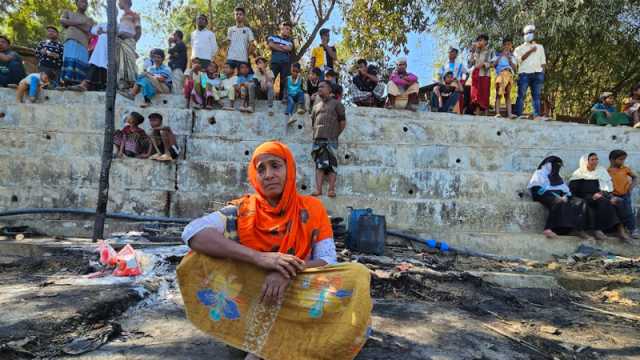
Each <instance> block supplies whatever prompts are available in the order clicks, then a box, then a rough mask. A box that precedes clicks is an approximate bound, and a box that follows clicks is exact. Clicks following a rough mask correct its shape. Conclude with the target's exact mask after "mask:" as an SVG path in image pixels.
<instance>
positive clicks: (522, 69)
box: [513, 25, 547, 120]
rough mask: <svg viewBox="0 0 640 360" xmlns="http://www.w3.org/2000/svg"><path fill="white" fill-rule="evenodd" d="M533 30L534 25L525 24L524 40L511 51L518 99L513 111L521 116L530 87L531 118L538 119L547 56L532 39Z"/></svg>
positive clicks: (539, 116)
mask: <svg viewBox="0 0 640 360" xmlns="http://www.w3.org/2000/svg"><path fill="white" fill-rule="evenodd" d="M535 31H536V27H535V26H533V25H527V26H525V27H524V30H523V33H524V41H525V42H524V44H522V45H520V46H518V47H517V48H516V49H515V50H514V52H513V56H515V58H516V61H517V62H518V100H517V101H516V109H515V111H514V113H515V114H516V115H518V116H520V117H522V111H523V108H524V99H525V97H526V96H527V89H528V88H529V87H530V88H531V99H532V101H533V118H534V120H540V119H542V116H541V115H542V114H541V110H542V106H541V104H540V95H541V93H542V85H543V84H544V66H545V65H546V64H547V58H546V56H545V54H544V47H543V46H542V45H540V44H538V43H536V42H535V41H534V40H533V39H534V34H535Z"/></svg>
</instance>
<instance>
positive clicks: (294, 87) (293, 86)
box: [287, 75, 302, 96]
mask: <svg viewBox="0 0 640 360" xmlns="http://www.w3.org/2000/svg"><path fill="white" fill-rule="evenodd" d="M301 92H302V76H300V75H298V81H295V82H294V81H293V78H292V77H291V75H289V76H287V95H289V96H296V95H298V94H299V93H301Z"/></svg>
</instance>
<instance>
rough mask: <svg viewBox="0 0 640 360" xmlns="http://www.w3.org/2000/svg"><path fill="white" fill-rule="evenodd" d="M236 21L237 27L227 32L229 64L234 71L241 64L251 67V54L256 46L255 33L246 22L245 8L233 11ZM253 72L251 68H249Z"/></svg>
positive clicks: (237, 8)
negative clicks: (254, 44) (254, 42)
mask: <svg viewBox="0 0 640 360" xmlns="http://www.w3.org/2000/svg"><path fill="white" fill-rule="evenodd" d="M233 14H234V16H235V19H236V25H235V26H232V27H230V28H229V29H228V30H227V41H228V42H229V51H228V53H227V64H229V66H231V68H232V69H234V70H235V69H236V68H237V67H239V66H240V64H247V65H249V54H251V53H253V51H254V49H255V48H254V46H253V41H254V40H255V38H254V37H253V31H251V28H249V27H248V26H247V25H246V23H245V21H246V18H245V13H244V8H242V7H236V8H235V9H234V10H233ZM249 70H250V71H251V72H253V71H252V70H251V66H249Z"/></svg>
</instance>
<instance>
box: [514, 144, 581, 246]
mask: <svg viewBox="0 0 640 360" xmlns="http://www.w3.org/2000/svg"><path fill="white" fill-rule="evenodd" d="M562 165H563V163H562V159H560V158H559V157H557V156H549V157H547V158H546V159H544V160H542V162H541V163H540V165H539V166H538V170H536V171H535V172H534V173H533V176H532V177H531V180H530V181H529V185H527V189H529V191H531V196H532V197H533V200H534V201H537V202H539V203H540V204H542V205H544V207H545V208H547V210H549V215H548V216H547V221H546V224H545V226H544V231H543V234H544V236H546V237H547V238H549V239H553V238H557V237H558V235H568V234H569V233H571V232H574V233H575V234H576V235H577V236H579V237H581V238H583V239H589V238H590V237H589V235H587V233H585V232H584V230H583V228H584V210H583V209H584V201H583V200H582V199H581V198H579V197H575V196H573V194H571V190H569V187H568V186H567V184H565V182H564V180H563V179H562V176H560V169H561V168H562Z"/></svg>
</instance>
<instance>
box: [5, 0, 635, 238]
mask: <svg viewBox="0 0 640 360" xmlns="http://www.w3.org/2000/svg"><path fill="white" fill-rule="evenodd" d="M118 6H119V8H120V10H122V15H121V17H120V18H119V21H118V28H117V47H116V59H115V60H116V63H117V66H118V67H117V83H118V88H119V93H120V94H121V96H123V97H126V98H129V99H131V100H133V99H134V97H135V96H137V95H138V94H141V95H142V97H143V98H144V103H143V104H142V105H141V106H142V107H146V106H149V105H150V104H151V101H152V100H153V98H154V97H155V96H156V95H157V94H168V93H175V94H182V95H183V96H184V97H185V98H186V101H187V105H188V106H189V107H193V108H194V109H214V108H219V109H224V110H231V111H232V110H239V111H242V112H253V111H255V101H256V100H257V99H262V100H267V105H268V108H269V110H268V111H269V115H273V103H274V101H275V100H280V101H282V102H283V103H286V110H285V115H286V121H287V124H288V125H289V124H292V123H295V122H296V118H295V117H294V116H293V114H294V113H299V114H304V113H305V112H309V113H310V115H311V120H312V126H313V140H314V142H313V157H314V160H315V163H316V168H317V173H316V180H317V181H316V183H317V188H316V190H315V191H314V193H313V194H314V195H321V194H322V192H323V184H324V182H328V183H329V189H328V195H329V196H335V195H336V192H335V184H336V167H337V156H336V152H337V146H338V137H339V136H340V134H341V133H342V131H343V130H344V128H345V126H346V117H345V109H344V106H343V105H342V100H343V97H344V96H345V91H344V89H343V88H342V86H341V85H340V82H339V77H340V76H339V69H338V54H337V50H336V47H335V46H333V45H331V44H330V40H331V39H330V31H329V30H328V29H322V30H320V39H321V40H320V44H319V46H317V47H315V48H313V49H312V51H311V58H310V62H309V64H308V66H303V65H302V64H300V63H298V62H295V59H296V57H297V56H299V54H296V51H295V42H294V39H293V37H292V24H291V23H290V22H287V21H284V22H282V23H281V24H280V26H279V32H278V33H277V34H272V35H270V36H268V37H267V44H268V48H269V50H270V53H271V56H270V57H269V58H267V57H265V56H260V55H259V54H258V53H257V52H258V51H257V46H256V39H255V36H254V34H253V31H252V30H251V28H250V27H249V26H248V24H247V19H246V17H245V11H244V9H243V8H242V7H236V8H235V9H234V10H233V16H234V18H235V23H236V24H235V26H232V27H230V28H229V29H228V30H227V36H226V38H225V39H224V40H223V41H222V43H223V46H224V47H225V48H226V49H227V50H226V58H225V61H224V62H222V63H220V62H216V61H215V60H216V57H217V55H218V54H219V50H220V49H219V45H218V40H217V39H216V35H215V33H214V32H212V31H211V30H209V28H208V26H209V19H208V18H207V16H206V15H199V16H198V17H197V19H196V26H197V27H196V29H195V30H194V31H193V32H192V33H191V36H190V44H189V46H187V44H186V43H185V41H184V34H183V32H182V31H180V30H176V31H175V32H174V33H173V34H171V36H170V38H169V40H168V48H167V49H166V51H165V50H164V49H154V50H152V51H151V52H150V54H149V59H148V62H147V63H146V64H145V70H144V72H142V73H138V71H137V65H136V63H137V59H138V56H139V55H138V54H137V52H136V43H137V41H138V40H139V39H140V37H141V34H142V29H141V24H140V15H139V14H137V13H136V12H134V11H133V10H132V2H131V0H118ZM86 10H87V0H76V9H75V10H74V11H72V10H67V11H64V12H63V13H62V15H61V18H60V25H61V26H62V28H63V29H64V42H63V43H61V42H60V41H59V31H58V28H57V27H56V26H49V27H48V28H47V39H46V40H44V41H42V42H41V43H40V44H39V45H38V46H37V49H36V53H37V57H38V60H39V71H38V72H36V73H32V74H25V72H24V69H23V65H22V62H21V60H20V57H19V56H18V55H17V54H16V53H15V52H13V51H11V50H10V48H9V46H10V41H9V39H8V38H7V37H5V36H0V86H7V85H15V87H16V88H17V90H16V93H17V100H18V101H20V102H22V101H23V100H24V98H25V97H27V99H28V100H30V101H35V100H36V99H37V97H38V94H39V93H40V92H41V90H42V89H43V88H45V87H48V88H54V89H67V90H75V91H101V90H104V88H105V85H106V80H107V76H106V74H107V67H108V63H109V61H108V51H107V34H106V32H107V26H106V24H97V23H95V21H94V20H93V19H91V18H90V17H89V16H88V15H87V14H86ZM535 33H536V29H535V27H534V26H532V25H527V26H525V27H524V29H523V42H522V44H520V45H519V46H517V47H515V49H514V42H513V40H512V39H510V38H504V39H503V40H502V47H501V49H500V51H498V52H492V51H491V50H490V49H489V38H488V37H487V36H486V35H479V36H478V37H477V39H476V41H474V42H473V44H472V46H471V47H470V51H469V56H468V61H467V62H466V63H464V62H462V61H460V60H459V59H458V58H459V50H458V49H456V48H451V49H450V50H449V52H448V59H447V61H446V62H445V64H444V65H442V67H441V68H440V69H439V71H438V76H437V80H436V82H435V83H434V84H432V85H430V86H427V87H426V88H428V90H430V99H429V100H430V101H429V102H430V105H431V107H432V110H433V111H438V112H455V113H460V114H462V113H473V114H476V115H488V113H489V109H490V93H491V86H492V77H491V75H492V71H493V73H494V74H495V75H494V80H493V82H494V84H493V86H494V87H495V94H496V96H495V104H494V109H495V111H496V113H497V114H496V116H503V115H504V116H505V117H508V118H515V117H518V116H523V112H524V102H525V98H526V95H527V92H528V91H529V89H530V93H531V98H532V108H533V114H532V117H533V118H534V119H544V117H543V116H542V115H543V112H542V105H541V100H540V96H541V91H542V87H543V84H544V68H545V65H546V56H545V49H544V47H543V46H542V45H541V44H539V43H537V42H536V41H535ZM167 58H168V61H166V60H167ZM251 60H253V62H252V61H251ZM356 65H357V68H356V71H355V73H354V76H353V77H352V79H351V81H350V86H349V88H348V90H349V91H348V94H349V97H350V100H351V101H352V102H353V103H354V104H355V105H356V106H371V107H386V108H405V109H409V110H412V111H416V110H417V108H418V106H419V102H420V97H421V96H422V95H423V92H424V88H421V87H420V86H419V82H418V77H417V76H416V75H415V74H413V73H411V72H410V71H409V69H408V68H407V59H406V58H399V59H397V60H396V63H395V69H394V70H393V72H392V73H391V74H390V75H389V77H388V79H387V81H383V79H382V77H381V74H380V70H379V69H378V67H376V66H375V65H373V64H369V63H368V62H367V61H366V60H365V59H360V60H358V61H357V64H356ZM514 86H517V100H516V102H515V107H512V103H511V93H512V88H513V87H514ZM502 99H504V105H505V106H504V110H505V111H504V114H503V113H502V112H501V109H502V107H501V101H502ZM615 103H616V100H615V97H614V95H613V94H612V93H609V92H606V93H603V94H602V95H601V96H600V99H599V101H598V103H596V104H595V105H594V106H593V108H592V115H591V118H592V120H593V122H594V123H596V124H598V125H614V126H616V125H633V126H640V84H638V85H636V86H634V87H633V89H632V91H631V97H630V100H629V101H628V102H627V103H626V104H625V107H624V109H623V111H617V109H616V107H615ZM148 118H149V123H150V125H151V128H152V132H151V134H147V133H146V132H145V131H144V130H143V129H142V128H141V127H140V124H142V123H143V122H144V120H145V118H144V117H143V116H142V115H140V114H139V113H136V112H134V113H131V114H129V115H128V117H127V119H126V124H125V126H124V128H123V129H121V130H119V131H118V132H117V133H116V136H115V137H114V144H115V147H116V154H117V155H118V156H129V157H138V158H150V159H154V160H159V161H171V160H174V159H176V158H178V156H179V154H180V148H179V146H178V144H177V141H176V137H175V135H174V134H173V132H172V131H171V128H169V127H167V126H164V125H163V118H162V115H161V114H158V113H153V114H151V115H149V117H148ZM613 160H614V159H612V161H613ZM558 163H560V160H558V159H553V161H551V160H548V161H547V162H546V163H543V164H542V165H541V169H540V171H545V169H547V167H549V166H556V167H557V165H558ZM554 169H555V167H554ZM547 170H548V169H547ZM556 170H557V169H556ZM554 171H555V170H554ZM610 172H611V169H610ZM629 175H631V174H629ZM612 176H613V175H612ZM551 177H553V178H554V180H553V181H555V182H552V183H551V190H554V191H555V190H557V189H555V188H554V186H558V184H557V182H558V181H559V180H558V179H557V177H558V175H557V171H556V172H555V173H553V174H552V175H551ZM633 179H634V181H635V175H633ZM615 184H616V182H615V181H614V185H615ZM633 184H635V182H634V183H633ZM594 189H595V188H594ZM594 189H592V190H594ZM538 190H539V189H538ZM560 190H561V193H553V194H552V195H548V194H547V195H544V194H545V192H542V193H539V192H534V197H535V198H536V199H543V203H544V204H545V205H548V206H555V204H557V203H559V202H561V200H562V199H566V195H570V194H572V193H580V191H569V188H566V187H562V189H560ZM600 191H602V192H604V193H606V194H609V193H612V194H615V195H616V196H612V197H611V199H610V200H611V204H612V205H614V206H616V209H619V208H623V206H622V205H621V204H627V203H629V201H628V200H625V201H626V202H624V201H622V202H619V201H618V199H619V198H620V199H622V200H624V199H625V198H624V197H623V196H622V192H621V191H618V193H615V192H612V191H611V189H610V187H607V186H604V185H603V186H602V187H601V188H600ZM593 192H594V193H598V192H597V191H593ZM558 194H559V195H560V196H556V195H558ZM543 195H544V196H543ZM550 196H554V197H553V198H552V197H550ZM607 196H608V195H605V196H603V197H604V198H607V199H609V198H608V197H607ZM558 199H560V200H558ZM573 199H575V197H573ZM565 202H566V201H565ZM550 204H551V205H550ZM625 206H626V205H625ZM624 209H627V210H628V207H624ZM627 217H628V216H626V215H623V214H619V218H621V219H623V218H624V219H626V218H627ZM569 227H570V228H573V226H569ZM562 228H565V227H562ZM575 228H576V229H579V228H581V226H577V225H576V226H575ZM627 228H628V229H629V230H631V231H634V230H635V226H633V227H631V226H627ZM546 230H548V231H547V232H546V233H547V234H548V235H551V234H554V231H553V227H552V226H549V228H548V229H546ZM565 230H566V229H560V230H558V231H559V232H563V233H564V232H566V231H565ZM596 237H601V236H600V234H599V233H596Z"/></svg>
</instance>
